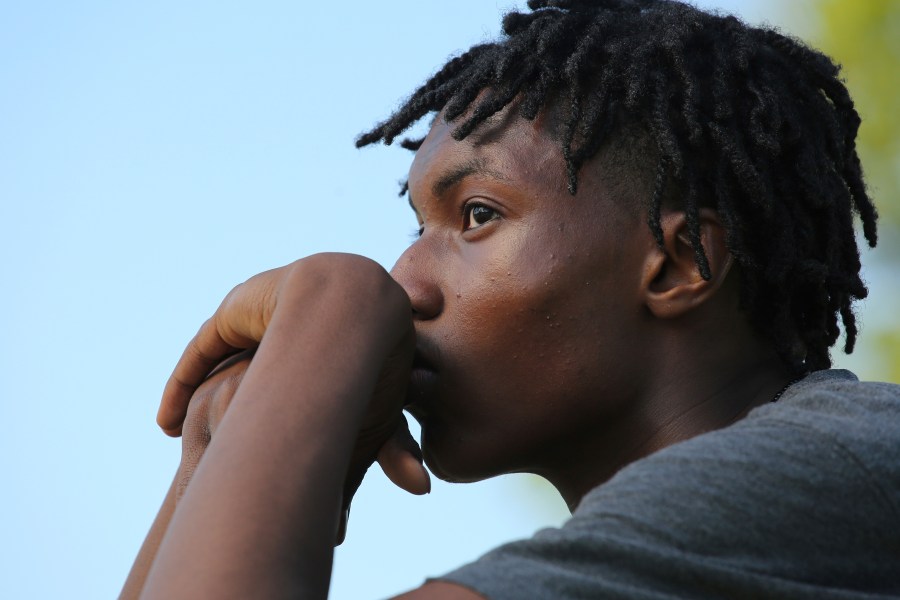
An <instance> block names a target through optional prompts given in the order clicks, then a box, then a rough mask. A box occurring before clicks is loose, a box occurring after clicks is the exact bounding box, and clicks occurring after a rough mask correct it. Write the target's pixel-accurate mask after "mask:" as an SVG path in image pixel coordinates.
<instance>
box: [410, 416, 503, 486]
mask: <svg viewBox="0 0 900 600" xmlns="http://www.w3.org/2000/svg"><path fill="white" fill-rule="evenodd" d="M421 425H422V438H421V440H420V442H419V443H420V445H421V447H422V455H423V457H424V459H425V466H427V467H428V470H429V471H430V472H431V474H432V475H434V476H435V477H437V478H438V479H440V480H441V481H446V482H448V483H474V482H476V481H482V480H484V479H488V478H490V477H493V476H494V475H496V474H497V473H493V472H488V471H486V469H485V467H486V466H487V465H486V463H485V461H484V460H483V457H482V456H474V455H472V454H471V453H470V452H468V450H471V448H467V449H466V450H467V451H465V452H464V451H461V450H462V448H460V447H459V446H455V445H453V444H448V443H446V442H447V441H448V440H447V436H446V435H445V434H446V432H444V431H443V430H442V428H441V427H439V426H433V425H432V426H430V425H429V423H428V422H427V421H425V422H421ZM476 454H477V453H476Z"/></svg>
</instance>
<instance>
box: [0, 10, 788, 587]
mask: <svg viewBox="0 0 900 600" xmlns="http://www.w3.org/2000/svg"><path fill="white" fill-rule="evenodd" d="M523 4H524V2H518V3H513V2H510V1H503V2H493V1H485V0H454V1H453V2H436V1H433V0H402V1H400V0H394V1H392V2H384V3H375V2H361V1H356V2H352V1H351V2H349V3H343V4H338V3H335V4H331V3H324V2H322V3H301V2H288V1H281V2H278V1H260V2H253V3H250V2H234V1H217V2H212V1H193V2H176V1H172V0H160V1H154V2H132V1H122V2H112V1H109V2H91V1H84V2H49V1H44V0H30V1H29V2H2V3H0V90H2V94H0V227H2V234H0V282H2V283H0V286H2V288H0V289H2V294H0V328H2V332H3V338H4V339H3V344H2V346H0V419H2V425H3V428H2V434H0V461H2V463H0V464H2V472H3V478H4V483H3V486H2V490H3V493H2V495H0V597H2V598H10V599H25V598H69V599H77V598H85V599H96V598H109V597H114V596H115V594H116V593H117V592H118V589H119V587H120V586H121V584H122V582H123V580H124V578H125V575H126V573H127V571H128V568H129V566H130V564H131V561H132V559H133V557H134V555H135V553H136V552H137V549H138V547H139V545H140V542H141V540H142V539H143V536H144V533H145V532H146V530H147V528H148V527H149V525H150V522H151V520H152V518H153V515H154V514H155V512H156V509H157V507H158V505H159V503H160V501H161V499H162V496H163V494H164V492H165V490H166V488H167V486H168V483H169V481H170V478H171V476H172V474H173V473H174V470H175V468H176V466H177V464H178V460H179V452H180V447H179V443H178V442H177V441H175V440H172V439H169V438H166V437H165V436H164V435H163V434H162V433H161V432H160V431H159V430H158V429H157V428H156V425H155V423H154V416H155V412H156V407H157V402H158V398H159V394H160V391H161V389H162V384H163V382H164V381H165V379H166V377H167V376H168V374H169V372H170V370H171V368H172V366H173V365H174V364H175V361H176V359H177V358H178V356H179V355H180V353H181V350H182V349H183V347H184V344H185V343H186V342H187V340H188V339H189V338H190V337H191V336H192V335H193V333H194V332H195V331H196V329H197V327H198V326H199V325H200V323H201V322H202V321H203V320H204V319H205V318H206V317H207V316H209V315H210V314H211V313H212V311H213V310H214V309H215V308H216V306H217V305H218V303H219V301H220V300H221V299H222V297H223V296H224V295H225V294H226V293H227V292H228V290H229V289H230V288H231V287H232V286H234V285H235V284H237V283H240V282H241V281H243V280H244V279H246V278H247V277H249V276H250V275H252V274H254V273H256V272H258V271H261V270H265V269H268V268H271V267H274V266H279V265H282V264H285V263H287V262H290V261H291V260H293V259H295V258H299V257H301V256H304V255H307V254H310V253H313V252H318V251H323V250H340V251H347V252H357V253H361V254H365V255H367V256H370V257H373V258H375V259H376V260H378V261H379V262H381V263H382V264H383V265H385V266H386V267H390V266H391V265H392V263H393V260H394V259H395V257H397V256H398V255H399V254H400V252H401V251H402V250H403V249H404V247H405V246H406V245H407V244H408V243H409V241H410V235H411V233H412V232H413V230H414V227H415V220H414V219H413V217H412V213H411V212H410V211H409V209H408V207H407V206H406V203H405V201H404V200H400V199H398V198H397V196H396V192H397V189H398V188H397V182H398V180H400V179H402V178H403V177H404V174H405V172H406V169H407V168H408V165H409V160H410V155H409V153H408V152H406V151H404V150H401V149H393V148H389V149H383V148H369V149H365V150H362V151H359V150H356V149H355V148H354V146H353V139H354V137H355V136H356V134H358V133H359V132H360V131H362V130H363V129H365V128H367V127H369V126H371V125H373V124H374V123H375V122H376V121H378V120H379V119H381V118H383V117H384V116H386V115H387V114H388V113H389V112H390V111H391V109H392V108H393V107H394V106H395V105H396V103H397V102H398V101H399V100H400V99H401V98H402V97H404V96H405V95H406V94H408V93H409V92H411V91H412V90H413V88H414V87H415V86H416V85H418V84H419V83H420V82H421V81H422V80H423V78H424V77H425V76H426V75H428V74H430V73H431V72H432V71H433V70H434V69H435V68H437V67H438V66H439V65H441V64H443V62H444V60H445V59H446V58H447V57H448V56H449V55H450V54H451V53H454V52H456V51H460V50H463V49H465V48H467V47H468V46H469V45H471V44H472V43H474V42H477V41H480V40H482V39H484V38H485V37H491V36H494V35H495V34H496V33H497V32H498V30H499V15H500V13H501V12H502V10H503V9H504V8H508V7H510V6H515V5H518V6H521V5H523ZM700 4H701V5H704V6H710V5H714V6H720V7H723V8H724V9H726V10H729V11H735V10H737V11H739V14H742V15H744V16H745V17H746V18H747V19H748V20H751V21H754V22H755V21H759V20H760V19H761V18H764V17H766V16H767V15H764V14H762V13H761V12H760V11H761V10H762V9H760V8H759V7H758V6H757V3H754V2H738V1H737V0H735V1H732V2H724V1H721V2H715V1H712V0H711V1H710V2H701V3H700ZM769 17H770V18H776V15H769ZM563 514H564V507H563V504H562V502H561V501H559V500H558V499H554V498H553V497H552V495H551V494H550V493H549V492H548V491H547V489H546V488H544V487H541V486H539V485H538V484H537V483H535V482H534V480H533V479H525V478H521V477H519V478H503V479H499V480H495V481H492V482H486V483H482V484H476V485H470V486H449V485H443V484H439V485H436V486H435V488H434V490H433V492H432V494H431V495H430V496H428V497H426V498H424V499H420V498H412V497H407V496H405V494H404V493H403V492H401V491H399V490H396V489H394V488H392V487H391V486H390V484H388V483H387V481H386V479H385V478H384V477H383V476H382V475H381V473H380V472H378V469H377V467H375V468H374V470H373V471H372V472H371V474H370V476H369V477H368V478H367V480H366V482H365V483H364V484H363V487H362V490H361V492H360V493H359V495H358V496H357V499H356V501H355V502H354V505H353V513H352V515H351V519H350V529H349V535H348V540H347V542H346V544H345V545H344V546H343V547H341V548H340V549H339V550H338V552H337V556H336V565H335V569H334V575H333V587H332V589H333V596H332V597H333V598H338V599H351V598H353V599H355V598H366V597H381V596H385V595H387V594H390V593H394V592H398V591H401V590H402V589H404V588H408V587H413V586H416V585H418V584H419V583H421V582H422V581H423V578H424V577H425V576H428V575H436V574H440V573H441V572H443V571H446V570H448V569H450V568H452V567H454V566H457V565H459V564H461V563H462V562H464V561H466V560H470V559H473V558H476V557H477V556H478V555H479V554H480V553H481V552H483V551H485V550H486V549H488V548H490V547H492V546H494V545H496V544H498V543H500V542H502V541H505V540H510V539H514V538H517V537H522V536H527V535H529V534H530V533H531V532H533V531H534V530H535V529H536V528H538V527H541V526H544V525H547V524H553V523H558V522H559V521H560V519H561V518H562V517H563Z"/></svg>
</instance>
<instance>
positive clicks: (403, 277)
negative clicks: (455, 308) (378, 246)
mask: <svg viewBox="0 0 900 600" xmlns="http://www.w3.org/2000/svg"><path fill="white" fill-rule="evenodd" d="M423 242H424V240H419V241H417V242H415V243H414V244H413V245H412V246H410V247H409V248H407V249H406V252H404V253H403V254H401V255H400V258H398V259H397V263H396V264H395V265H394V268H393V269H391V277H393V278H394V279H395V280H396V281H397V283H399V284H400V285H401V286H402V287H403V289H404V290H406V293H407V295H409V300H410V304H412V311H413V319H414V320H428V319H434V318H435V317H437V316H438V315H440V314H441V311H442V310H443V309H444V295H443V293H442V292H441V287H440V285H439V283H438V277H437V275H438V273H436V272H435V269H434V266H435V264H436V263H435V261H434V260H430V259H429V258H428V256H427V250H426V249H425V248H424V245H425V244H424V243H423Z"/></svg>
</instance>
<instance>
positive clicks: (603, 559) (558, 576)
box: [438, 418, 900, 600]
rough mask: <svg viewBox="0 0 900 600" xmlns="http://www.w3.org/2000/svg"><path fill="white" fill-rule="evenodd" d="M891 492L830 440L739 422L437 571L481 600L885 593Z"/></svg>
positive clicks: (801, 429)
mask: <svg viewBox="0 0 900 600" xmlns="http://www.w3.org/2000/svg"><path fill="white" fill-rule="evenodd" d="M893 476H894V477H895V478H896V476H897V473H896V471H895V472H894V474H893ZM895 484H896V482H895ZM895 502H896V498H895V497H894V498H891V497H889V496H886V495H885V493H884V489H883V488H882V487H881V486H879V485H878V483H877V481H876V480H874V479H873V474H872V473H871V472H869V471H868V470H867V469H865V468H861V467H860V463H859V460H858V457H856V456H855V455H854V454H853V452H852V451H850V450H848V449H847V448H846V447H844V446H842V445H841V444H840V443H838V442H836V441H835V438H834V437H833V436H830V435H828V434H827V433H823V432H822V431H819V430H816V429H815V428H812V427H806V426H804V425H803V424H800V423H797V422H792V421H790V420H787V421H784V420H779V419H774V418H773V419H764V418H763V419H754V420H749V419H748V420H746V422H742V423H740V424H739V425H736V426H733V427H731V428H729V429H728V430H722V431H717V432H712V433H709V434H705V435H703V436H699V437H697V438H694V439H692V440H688V441H687V442H683V443H681V444H677V445H675V446H672V447H670V448H667V449H665V450H663V451H661V452H658V453H656V454H654V455H652V456H650V457H648V458H645V459H643V460H641V461H638V462H636V463H634V464H632V465H630V466H629V467H626V468H625V469H623V470H622V471H620V472H619V473H618V474H617V475H616V476H615V477H614V478H612V479H611V480H610V481H609V482H607V483H606V484H604V485H602V486H600V487H598V488H596V489H594V490H593V491H592V492H591V493H589V494H588V495H587V496H585V498H584V499H583V501H582V503H581V505H580V506H579V508H578V510H576V511H575V514H574V515H573V516H572V518H571V519H570V520H569V521H568V522H567V523H566V524H565V525H564V526H563V527H561V528H554V529H545V530H541V531H539V532H538V533H537V534H535V535H534V536H533V537H532V538H531V539H527V540H523V541H518V542H513V543H510V544H506V545H504V546H501V547H499V548H497V549H495V550H493V551H491V552H489V553H488V554H486V555H484V556H483V557H482V558H480V559H479V560H477V561H475V562H473V563H471V564H468V565H465V566H463V567H461V568H459V569H457V570H455V571H453V572H451V573H448V574H446V575H444V576H443V577H440V578H438V579H440V580H445V581H452V582H454V583H457V584H460V585H463V586H465V587H467V588H470V589H472V590H475V591H477V592H478V593H480V594H482V595H483V596H485V597H487V598H489V599H491V600H505V599H510V600H512V599H516V600H524V599H529V598H552V599H569V598H573V599H574V598H585V599H587V598H591V599H593V598H629V599H641V598H674V597H678V598H684V597H695V598H760V597H766V598H867V597H883V596H877V593H884V592H885V591H893V592H897V591H900V589H898V587H897V586H898V574H897V573H895V571H897V569H896V565H897V564H898V562H897V561H898V558H900V552H898V534H897V531H900V529H898V525H900V524H898V522H897V520H896V504H895ZM848 515H852V518H848ZM860 523H865V524H866V526H864V527H861V526H860ZM870 593H872V594H876V595H869V594H870Z"/></svg>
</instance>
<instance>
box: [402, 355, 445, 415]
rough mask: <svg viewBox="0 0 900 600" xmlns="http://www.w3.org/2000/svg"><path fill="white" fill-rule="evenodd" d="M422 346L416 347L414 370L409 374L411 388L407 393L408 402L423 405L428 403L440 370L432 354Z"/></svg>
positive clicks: (408, 403)
mask: <svg viewBox="0 0 900 600" xmlns="http://www.w3.org/2000/svg"><path fill="white" fill-rule="evenodd" d="M426 352H427V350H424V349H423V348H422V346H418V347H417V348H416V353H415V355H414V357H413V363H412V371H411V372H410V376H409V388H408V391H407V395H406V404H407V405H410V404H415V405H417V406H421V405H423V404H425V403H426V401H427V399H428V397H429V396H430V395H431V394H432V393H433V391H434V388H435V386H436V384H437V379H438V371H437V367H435V364H434V362H433V361H432V360H431V358H430V356H429V355H428V354H426Z"/></svg>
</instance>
